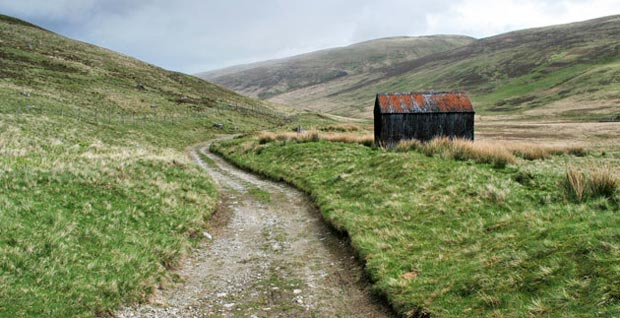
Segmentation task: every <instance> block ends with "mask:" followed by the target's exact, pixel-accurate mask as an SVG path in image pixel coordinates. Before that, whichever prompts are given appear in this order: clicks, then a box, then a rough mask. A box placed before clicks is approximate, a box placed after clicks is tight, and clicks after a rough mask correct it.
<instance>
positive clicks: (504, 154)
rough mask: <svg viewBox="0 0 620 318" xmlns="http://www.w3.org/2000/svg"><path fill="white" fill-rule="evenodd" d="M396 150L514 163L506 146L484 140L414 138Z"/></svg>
mask: <svg viewBox="0 0 620 318" xmlns="http://www.w3.org/2000/svg"><path fill="white" fill-rule="evenodd" d="M395 149H396V151H408V150H418V151H420V152H422V153H424V154H426V155H428V156H433V155H440V156H441V157H444V158H451V159H455V160H474V161H475V162H478V163H490V164H493V165H494V166H497V167H505V166H506V165H507V164H511V163H515V162H516V158H515V156H514V155H513V154H512V153H510V152H509V151H508V150H507V149H506V148H504V147H499V146H497V145H495V144H490V143H486V142H472V141H469V140H463V139H449V138H435V139H433V140H431V141H429V142H427V143H422V142H419V141H415V140H406V141H401V142H400V143H399V144H398V145H396V147H395Z"/></svg>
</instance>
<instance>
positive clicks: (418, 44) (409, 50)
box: [198, 35, 473, 99]
mask: <svg viewBox="0 0 620 318" xmlns="http://www.w3.org/2000/svg"><path fill="white" fill-rule="evenodd" d="M472 41H473V39H472V38H469V37H465V36H448V35H440V36H428V37H395V38H385V39H379V40H373V41H368V42H363V43H358V44H354V45H351V46H347V47H342V48H335V49H327V50H323V51H318V52H314V53H309V54H303V55H299V56H294V57H290V58H286V59H281V60H274V61H268V62H262V63H257V64H249V65H242V66H236V67H232V68H228V69H223V70H218V71H213V72H206V73H202V74H199V75H198V76H199V77H202V78H206V79H209V80H212V81H214V82H216V83H219V84H221V85H223V86H225V87H228V88H230V89H233V90H235V91H237V92H240V93H242V94H245V95H248V96H254V97H260V98H262V99H268V98H271V97H274V96H277V95H280V94H284V93H287V92H291V91H296V90H300V89H303V88H305V87H311V86H315V85H319V84H326V83H329V84H330V85H335V84H333V83H338V82H342V81H349V80H350V78H358V77H359V76H362V77H368V76H371V75H372V73H373V70H375V69H377V68H380V67H386V66H390V65H395V64H398V63H400V62H404V61H410V60H413V59H416V58H418V57H422V56H425V55H429V54H434V53H437V52H441V51H446V50H449V49H452V48H455V47H459V46H462V45H465V44H468V43H471V42H472Z"/></svg>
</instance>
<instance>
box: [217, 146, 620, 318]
mask: <svg viewBox="0 0 620 318" xmlns="http://www.w3.org/2000/svg"><path fill="white" fill-rule="evenodd" d="M248 143H256V140H255V139H251V138H250V139H248V138H244V139H236V140H232V141H228V142H223V143H220V144H216V145H214V146H212V148H214V150H215V151H217V152H219V153H220V154H223V155H224V156H225V157H226V158H228V159H229V160H231V161H232V162H234V163H236V164H237V165H239V166H241V167H244V168H246V169H250V170H252V171H256V172H258V173H261V174H263V175H266V176H268V177H271V178H273V179H277V180H285V181H287V182H290V183H292V184H294V185H296V186H297V187H299V188H301V189H303V190H304V191H307V192H308V193H309V194H310V195H311V196H312V197H313V199H314V200H315V202H316V203H317V204H318V206H319V207H320V209H321V212H322V213H323V215H324V216H325V219H326V220H327V221H328V222H329V223H330V224H332V225H333V226H334V227H335V228H337V229H339V230H341V231H345V232H347V233H348V235H349V236H350V237H351V243H352V245H353V246H354V248H355V249H356V251H357V252H358V253H359V256H360V258H361V259H362V260H363V261H364V262H365V266H366V270H367V271H368V273H369V274H370V277H371V279H372V280H373V282H374V290H375V291H376V292H377V293H381V294H384V295H386V296H387V298H388V300H389V302H390V303H391V304H392V306H393V307H394V308H395V309H396V310H397V311H398V312H400V313H402V314H404V315H407V316H412V317H414V316H416V315H422V314H423V313H431V314H432V315H433V316H435V317H528V316H530V317H614V316H618V315H620V289H619V288H618V286H619V285H618V282H619V281H620V267H619V266H618V265H617V263H618V260H620V230H619V229H620V214H619V213H620V207H619V205H618V203H617V201H615V200H613V199H609V198H605V197H597V198H592V199H589V200H585V201H583V202H581V203H576V202H574V201H573V200H572V199H571V198H570V197H569V196H568V195H567V193H566V192H565V189H564V187H563V182H564V178H565V173H566V170H565V167H566V165H567V163H571V164H575V165H579V166H586V165H589V164H591V165H598V164H600V163H601V162H602V161H605V162H606V164H607V165H608V167H610V169H618V167H620V162H619V161H618V160H617V159H616V158H615V157H613V156H609V157H608V158H600V157H597V158H595V157H592V156H586V157H572V156H567V155H561V156H555V157H551V158H550V159H548V160H544V161H540V160H534V161H524V160H519V161H518V163H517V164H512V165H508V166H507V167H506V168H494V167H493V166H492V165H490V164H476V163H474V162H472V161H455V160H452V159H441V158H437V157H429V156H426V155H424V154H421V153H418V152H416V151H410V152H402V153H401V152H385V151H381V150H377V149H372V148H369V147H365V146H361V145H355V144H343V143H329V142H324V141H320V142H306V143H295V142H288V143H285V142H278V141H276V142H270V143H266V144H263V145H255V146H254V147H248ZM248 149H250V151H248ZM616 195H620V194H619V193H616Z"/></svg>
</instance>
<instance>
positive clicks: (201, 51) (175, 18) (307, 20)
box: [0, 0, 610, 73]
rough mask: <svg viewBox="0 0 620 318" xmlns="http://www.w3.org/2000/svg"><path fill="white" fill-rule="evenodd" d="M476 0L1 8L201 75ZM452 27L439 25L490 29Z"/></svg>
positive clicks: (89, 0) (28, 2)
mask: <svg viewBox="0 0 620 318" xmlns="http://www.w3.org/2000/svg"><path fill="white" fill-rule="evenodd" d="M471 1H474V2H475V1H476V0H454V1H449V0H434V1H422V0H384V1H376V0H356V1H355V0H331V1H320V0H315V1H301V0H262V1H256V0H228V1H219V0H218V1H216V0H206V1H205V0H202V1H201V0H177V1H169V0H168V1H165V0H131V1H127V0H55V1H48V0H19V1H3V2H0V12H2V13H5V14H9V15H13V16H17V17H19V18H23V19H26V20H28V21H31V22H33V23H36V24H39V25H41V26H43V27H46V28H49V29H51V30H53V31H56V32H59V33H61V34H64V35H67V36H69V37H73V38H77V39H80V40H83V41H87V42H91V43H94V44H97V45H101V46H104V47H107V48H110V49H112V50H116V51H120V52H122V53H125V54H128V55H131V56H135V57H137V58H140V59H143V60H146V61H148V62H150V63H153V64H156V65H160V66H163V67H165V68H168V69H174V70H180V71H184V72H189V73H193V72H200V71H204V70H206V69H212V68H217V67H222V66H226V65H231V64H237V63H242V62H251V61H256V60H262V59H269V58H276V57H283V56H284V55H290V54H298V53H302V52H306V51H311V50H316V49H321V48H327V47H333V46H343V45H347V44H351V43H353V42H358V41H363V40H369V39H372V38H378V37H385V36H397V35H423V34H428V33H429V32H436V31H437V29H436V28H435V29H433V28H431V27H429V18H430V17H433V18H435V19H437V18H438V17H439V18H440V19H450V18H451V17H452V16H456V15H457V13H456V12H454V8H455V7H456V6H458V5H462V4H468V2H471ZM525 1H534V0H525ZM584 1H586V0H565V1H560V0H542V1H539V3H542V4H543V6H544V7H545V11H549V14H550V15H561V14H563V12H564V11H566V10H568V9H567V8H568V7H567V4H579V3H584ZM593 1H596V0H593ZM598 1H610V0H598ZM586 2H587V1H586ZM607 13H608V12H604V13H601V15H604V14H607ZM460 19H461V20H463V21H467V17H460ZM446 25H447V26H446V27H445V28H440V29H439V30H440V31H442V32H443V31H447V32H450V33H463V30H467V31H469V32H471V34H468V35H473V36H479V35H481V34H484V32H488V30H477V29H471V28H470V29H468V28H464V27H462V25H459V24H458V23H456V24H455V23H453V24H446Z"/></svg>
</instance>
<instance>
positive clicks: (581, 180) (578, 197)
mask: <svg viewBox="0 0 620 318" xmlns="http://www.w3.org/2000/svg"><path fill="white" fill-rule="evenodd" d="M564 188H565V190H566V193H567V194H568V196H569V197H570V198H572V199H574V200H575V201H582V200H583V198H584V195H585V193H586V176H585V174H584V173H583V171H581V170H578V169H575V168H574V167H569V168H567V169H566V181H565V183H564Z"/></svg>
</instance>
